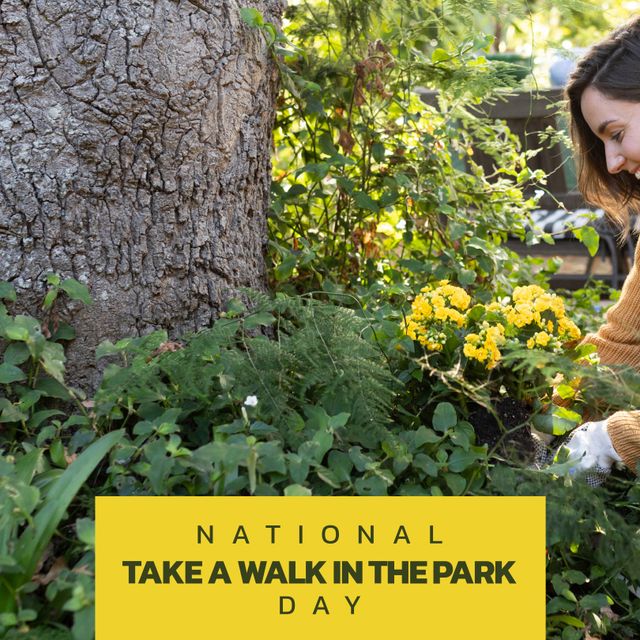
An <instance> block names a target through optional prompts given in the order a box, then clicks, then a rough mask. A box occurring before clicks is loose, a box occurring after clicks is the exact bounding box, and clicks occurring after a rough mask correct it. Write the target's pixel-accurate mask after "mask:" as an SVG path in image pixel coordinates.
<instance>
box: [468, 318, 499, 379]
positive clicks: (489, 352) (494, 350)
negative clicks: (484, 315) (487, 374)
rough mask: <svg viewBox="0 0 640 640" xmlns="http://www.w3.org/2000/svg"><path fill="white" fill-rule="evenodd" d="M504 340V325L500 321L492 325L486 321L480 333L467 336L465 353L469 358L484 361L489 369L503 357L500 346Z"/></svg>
mask: <svg viewBox="0 0 640 640" xmlns="http://www.w3.org/2000/svg"><path fill="white" fill-rule="evenodd" d="M504 342H505V337H504V327H503V326H502V325H501V324H500V323H498V324H495V325H490V324H489V323H488V322H486V321H485V322H483V323H482V329H481V330H480V333H469V334H467V335H466V336H465V339H464V347H463V353H464V355H465V356H467V358H470V359H472V360H477V361H478V362H482V363H484V364H485V366H486V367H487V369H493V368H494V367H495V366H496V364H498V361H499V360H500V358H501V357H502V354H501V353H500V349H498V347H499V346H500V345H502V344H504Z"/></svg>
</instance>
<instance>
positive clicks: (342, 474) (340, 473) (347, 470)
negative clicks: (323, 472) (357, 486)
mask: <svg viewBox="0 0 640 640" xmlns="http://www.w3.org/2000/svg"><path fill="white" fill-rule="evenodd" d="M327 460H328V463H329V469H331V471H333V473H334V474H335V477H336V479H337V480H338V481H339V482H346V483H349V484H350V483H351V471H352V469H353V462H351V459H350V458H349V456H348V455H347V454H346V453H344V452H343V451H337V450H335V449H334V450H333V451H330V452H329V456H328V458H327Z"/></svg>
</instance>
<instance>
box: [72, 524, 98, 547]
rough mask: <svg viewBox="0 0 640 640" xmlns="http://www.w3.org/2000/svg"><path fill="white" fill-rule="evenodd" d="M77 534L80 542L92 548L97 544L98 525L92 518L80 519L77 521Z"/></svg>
mask: <svg viewBox="0 0 640 640" xmlns="http://www.w3.org/2000/svg"><path fill="white" fill-rule="evenodd" d="M76 533H77V534H78V540H80V542H84V543H85V544H86V545H88V546H90V547H94V546H95V543H96V523H95V522H94V521H93V520H91V519H90V518H79V519H78V520H76Z"/></svg>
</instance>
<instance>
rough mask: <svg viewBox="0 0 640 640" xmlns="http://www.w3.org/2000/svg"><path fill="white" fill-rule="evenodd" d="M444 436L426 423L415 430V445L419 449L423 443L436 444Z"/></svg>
mask: <svg viewBox="0 0 640 640" xmlns="http://www.w3.org/2000/svg"><path fill="white" fill-rule="evenodd" d="M441 438H442V436H439V435H438V434H437V433H436V432H435V431H433V429H428V428H427V427H425V426H424V425H423V426H421V427H418V429H417V431H416V432H415V439H414V446H415V447H416V449H419V448H420V447H421V446H422V445H423V444H435V443H436V442H440V440H441Z"/></svg>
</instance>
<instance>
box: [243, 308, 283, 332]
mask: <svg viewBox="0 0 640 640" xmlns="http://www.w3.org/2000/svg"><path fill="white" fill-rule="evenodd" d="M275 321H276V319H275V317H274V315H273V314H272V313H269V312H268V311H261V312H258V313H252V314H251V315H250V316H247V317H246V318H245V319H244V327H245V329H255V328H256V327H267V326H269V325H271V324H273V323H274V322H275Z"/></svg>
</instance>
